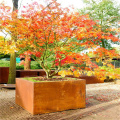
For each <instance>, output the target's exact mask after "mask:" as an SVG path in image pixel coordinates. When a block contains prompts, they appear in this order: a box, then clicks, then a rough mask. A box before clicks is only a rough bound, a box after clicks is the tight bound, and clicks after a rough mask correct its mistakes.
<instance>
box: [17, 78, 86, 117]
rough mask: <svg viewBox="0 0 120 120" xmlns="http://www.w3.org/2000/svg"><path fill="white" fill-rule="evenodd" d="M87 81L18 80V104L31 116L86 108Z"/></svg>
mask: <svg viewBox="0 0 120 120" xmlns="http://www.w3.org/2000/svg"><path fill="white" fill-rule="evenodd" d="M85 96H86V81H85V80H82V79H78V80H69V81H47V82H31V81H28V80H25V79H24V78H16V104H18V105H19V106H21V107H23V108H24V109H25V110H27V111H28V112H30V113H31V114H33V115H35V114H43V113H50V112H57V111H63V110H69V109H78V108H85V107H86V101H85Z"/></svg>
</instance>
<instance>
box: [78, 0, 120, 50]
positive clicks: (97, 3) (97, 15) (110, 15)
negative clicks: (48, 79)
mask: <svg viewBox="0 0 120 120" xmlns="http://www.w3.org/2000/svg"><path fill="white" fill-rule="evenodd" d="M83 2H84V3H86V7H85V8H84V9H81V10H79V12H80V14H88V15H89V16H90V18H91V19H93V20H95V21H96V20H97V21H96V22H97V23H98V24H99V25H100V26H99V27H101V30H102V31H103V32H110V33H111V36H113V35H115V34H116V31H114V30H112V29H113V28H118V27H119V26H118V25H119V24H118V22H119V20H120V8H119V6H120V5H118V4H117V2H115V1H113V0H83ZM101 41H102V43H101V47H104V48H107V49H111V44H110V42H108V41H106V39H102V40H101Z"/></svg>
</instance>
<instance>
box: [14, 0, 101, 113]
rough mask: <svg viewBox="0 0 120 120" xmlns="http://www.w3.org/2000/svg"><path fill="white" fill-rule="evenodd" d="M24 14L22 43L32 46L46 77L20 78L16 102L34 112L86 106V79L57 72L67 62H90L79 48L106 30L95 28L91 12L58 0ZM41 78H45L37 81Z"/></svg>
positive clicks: (31, 48) (29, 48) (34, 6)
mask: <svg viewBox="0 0 120 120" xmlns="http://www.w3.org/2000/svg"><path fill="white" fill-rule="evenodd" d="M37 8H39V10H37V11H36V9H37ZM31 9H32V12H30V11H31ZM21 17H23V18H24V19H27V20H25V21H24V20H22V22H23V23H22V24H21V26H19V27H20V29H19V30H21V31H20V33H19V36H20V39H21V42H20V43H19V45H20V46H21V49H24V51H25V50H26V51H28V50H29V51H30V52H31V53H32V55H31V57H32V56H35V57H36V60H37V61H38V62H39V64H40V66H41V67H42V68H43V70H44V71H45V72H46V77H45V78H42V77H41V78H35V79H36V80H35V79H34V78H32V81H31V80H30V79H31V78H17V79H16V103H17V104H18V105H20V106H22V107H23V108H24V109H26V110H28V111H29V112H30V113H32V114H40V113H49V112H56V111H62V110H68V109H77V108H84V107H85V95H86V92H85V84H86V81H85V80H81V79H74V78H70V79H68V78H67V79H66V78H64V79H63V78H57V80H55V77H54V76H55V75H56V74H57V73H58V72H59V71H60V70H61V69H63V68H64V67H65V66H66V65H67V64H72V63H74V64H82V63H83V62H87V61H88V59H86V58H87V57H85V56H86V55H84V54H83V55H80V53H79V51H80V50H82V49H85V47H90V46H91V45H90V44H91V43H92V41H89V40H88V39H90V38H95V39H96V41H99V39H98V38H97V37H96V34H97V32H98V33H99V35H100V34H103V32H100V30H98V28H97V30H98V31H97V30H95V28H94V27H93V26H95V25H96V23H95V22H94V21H92V20H90V19H89V17H88V16H80V15H79V13H72V12H70V10H69V9H68V8H61V6H60V4H59V3H57V2H56V0H53V1H52V2H49V4H48V5H47V6H43V5H38V3H33V4H32V5H28V6H26V7H25V11H24V12H23V13H22V15H21ZM94 31H95V36H94V34H93V32H94ZM18 32H19V31H18ZM88 43H89V44H88ZM94 43H95V42H94V41H93V44H94ZM23 44H25V45H26V47H24V46H23ZM93 44H92V46H93ZM22 46H23V47H24V48H22ZM76 50H77V52H78V53H77V52H76ZM83 58H84V59H83ZM53 70H54V71H53ZM38 79H44V80H41V81H40V82H38ZM58 79H60V80H58ZM62 79H63V80H62ZM73 101H74V102H73Z"/></svg>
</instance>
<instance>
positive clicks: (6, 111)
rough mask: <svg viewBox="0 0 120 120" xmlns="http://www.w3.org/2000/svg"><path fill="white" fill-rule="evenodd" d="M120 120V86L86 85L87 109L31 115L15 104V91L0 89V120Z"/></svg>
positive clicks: (110, 84) (107, 84)
mask: <svg viewBox="0 0 120 120" xmlns="http://www.w3.org/2000/svg"><path fill="white" fill-rule="evenodd" d="M80 119H82V120H120V85H117V84H114V83H113V82H111V83H100V84H88V85H86V108H84V109H76V110H67V111H62V112H55V113H47V114H41V115H40V114H39V115H34V116H33V115H31V114H30V113H28V112H27V111H26V110H24V109H23V108H21V107H19V106H18V105H16V104H15V90H14V89H4V88H2V89H0V120H80Z"/></svg>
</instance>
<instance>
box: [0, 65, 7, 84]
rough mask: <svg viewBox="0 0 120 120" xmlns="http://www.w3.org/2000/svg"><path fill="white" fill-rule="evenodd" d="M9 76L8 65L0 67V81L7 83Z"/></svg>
mask: <svg viewBox="0 0 120 120" xmlns="http://www.w3.org/2000/svg"><path fill="white" fill-rule="evenodd" d="M8 76H9V67H0V83H7V82H8Z"/></svg>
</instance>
